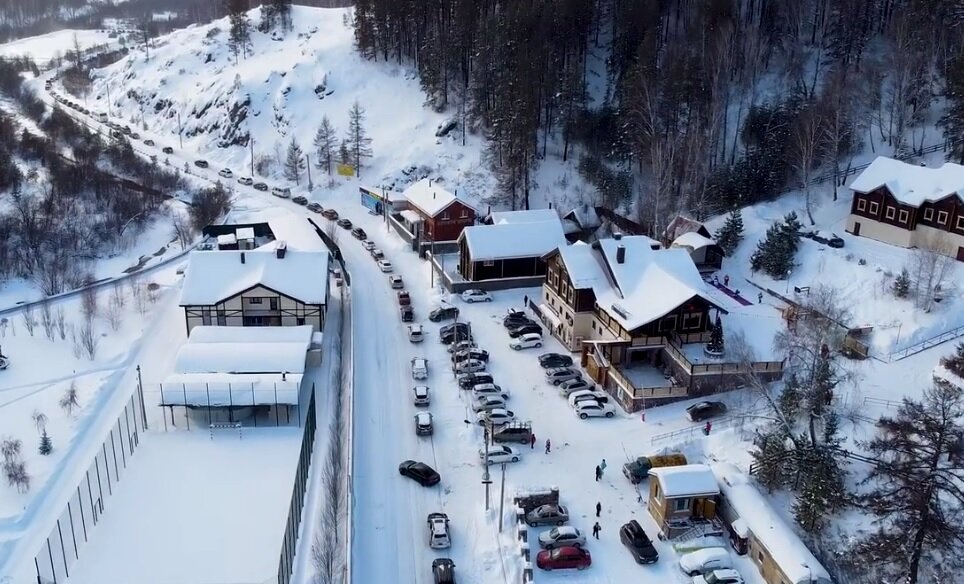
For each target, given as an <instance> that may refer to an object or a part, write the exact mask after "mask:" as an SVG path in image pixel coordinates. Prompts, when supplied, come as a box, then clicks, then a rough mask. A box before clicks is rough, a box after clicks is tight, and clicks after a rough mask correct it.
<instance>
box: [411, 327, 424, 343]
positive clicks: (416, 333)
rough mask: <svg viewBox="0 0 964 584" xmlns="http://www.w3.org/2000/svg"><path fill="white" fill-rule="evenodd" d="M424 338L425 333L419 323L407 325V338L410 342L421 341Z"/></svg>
mask: <svg viewBox="0 0 964 584" xmlns="http://www.w3.org/2000/svg"><path fill="white" fill-rule="evenodd" d="M424 338H425V334H424V333H423V332H422V325H420V324H410V325H408V340H409V341H410V342H412V343H421V342H422V340H423V339H424Z"/></svg>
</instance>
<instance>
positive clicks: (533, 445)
mask: <svg viewBox="0 0 964 584" xmlns="http://www.w3.org/2000/svg"><path fill="white" fill-rule="evenodd" d="M535 448H536V435H535V434H529V450H535Z"/></svg>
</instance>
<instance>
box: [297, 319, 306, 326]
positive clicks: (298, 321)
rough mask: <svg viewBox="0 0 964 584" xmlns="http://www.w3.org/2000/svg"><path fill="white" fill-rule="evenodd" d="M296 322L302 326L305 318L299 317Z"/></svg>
mask: <svg viewBox="0 0 964 584" xmlns="http://www.w3.org/2000/svg"><path fill="white" fill-rule="evenodd" d="M295 322H297V323H298V326H301V325H303V324H305V319H304V318H303V317H298V319H297V320H296V321H295Z"/></svg>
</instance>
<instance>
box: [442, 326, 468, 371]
mask: <svg viewBox="0 0 964 584" xmlns="http://www.w3.org/2000/svg"><path fill="white" fill-rule="evenodd" d="M471 340H472V333H471V332H470V331H469V329H467V328H457V329H451V330H448V331H445V332H440V333H439V342H441V343H442V344H443V345H448V344H451V343H458V342H459V341H471ZM466 373H470V372H468V371H467V372H466Z"/></svg>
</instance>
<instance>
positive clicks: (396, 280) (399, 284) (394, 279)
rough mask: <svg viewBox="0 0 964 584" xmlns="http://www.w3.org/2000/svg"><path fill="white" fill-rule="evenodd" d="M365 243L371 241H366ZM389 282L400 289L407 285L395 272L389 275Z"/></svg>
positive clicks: (395, 288) (393, 287)
mask: <svg viewBox="0 0 964 584" xmlns="http://www.w3.org/2000/svg"><path fill="white" fill-rule="evenodd" d="M365 243H371V242H370V241H366V242H365ZM388 284H389V286H391V287H392V289H393V290H400V289H402V288H404V287H405V282H403V281H402V277H401V276H396V275H394V274H393V275H391V276H389V277H388Z"/></svg>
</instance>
